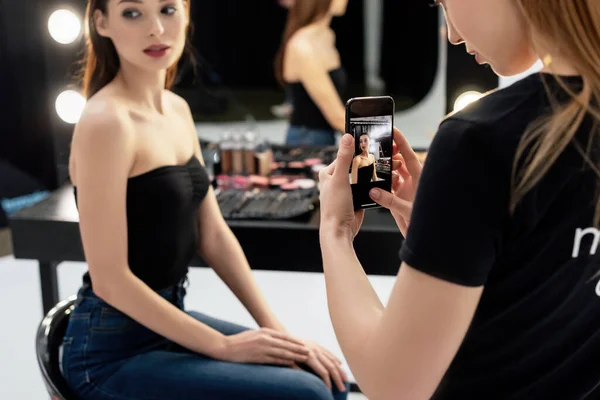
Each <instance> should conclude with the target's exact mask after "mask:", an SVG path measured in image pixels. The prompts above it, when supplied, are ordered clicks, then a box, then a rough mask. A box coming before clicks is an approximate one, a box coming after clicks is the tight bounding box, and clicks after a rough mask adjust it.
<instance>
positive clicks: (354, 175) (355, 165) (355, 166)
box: [352, 157, 360, 183]
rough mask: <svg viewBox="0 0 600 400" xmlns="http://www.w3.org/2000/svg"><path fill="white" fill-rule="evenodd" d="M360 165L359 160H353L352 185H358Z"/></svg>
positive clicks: (356, 158)
mask: <svg viewBox="0 0 600 400" xmlns="http://www.w3.org/2000/svg"><path fill="white" fill-rule="evenodd" d="M358 164H360V160H359V158H358V157H354V160H352V183H358Z"/></svg>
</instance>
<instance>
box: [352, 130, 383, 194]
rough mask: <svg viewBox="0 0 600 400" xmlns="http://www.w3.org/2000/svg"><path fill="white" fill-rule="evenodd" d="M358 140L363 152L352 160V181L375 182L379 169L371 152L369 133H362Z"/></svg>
mask: <svg viewBox="0 0 600 400" xmlns="http://www.w3.org/2000/svg"><path fill="white" fill-rule="evenodd" d="M358 140H359V148H360V151H361V152H360V153H359V154H358V155H356V156H355V157H354V159H353V160H352V172H351V173H352V183H369V182H375V181H377V170H376V168H375V156H374V155H373V154H371V153H369V145H370V143H369V142H370V138H369V134H368V133H361V134H360V136H359V138H358Z"/></svg>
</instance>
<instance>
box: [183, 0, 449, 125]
mask: <svg viewBox="0 0 600 400" xmlns="http://www.w3.org/2000/svg"><path fill="white" fill-rule="evenodd" d="M286 1H287V0H286ZM280 3H285V1H283V2H279V1H277V0H251V1H243V2H242V1H239V0H221V1H218V2H216V1H214V0H194V1H193V4H192V21H193V24H194V27H195V30H194V33H193V38H192V39H193V44H194V47H195V48H196V51H197V59H198V66H197V73H196V74H194V73H193V68H191V66H190V65H189V64H188V63H186V62H185V61H182V65H181V74H180V81H179V82H178V84H177V86H176V88H175V91H176V92H177V93H179V94H180V95H182V96H183V97H184V98H185V99H186V100H187V101H188V102H189V103H190V106H191V108H192V111H193V114H194V119H195V120H196V121H197V122H206V123H211V122H234V121H240V120H245V119H252V120H261V121H265V120H272V121H273V120H280V119H285V118H286V117H287V116H289V113H288V112H286V110H285V108H284V109H281V107H279V108H278V107H277V106H281V105H282V104H284V103H285V92H284V90H283V88H282V87H281V86H280V85H279V84H278V83H277V80H276V78H275V73H274V60H275V56H276V53H277V50H278V48H279V46H280V44H281V40H282V35H283V32H284V27H285V22H286V18H287V13H288V10H287V9H286V8H285V7H282V4H280ZM250 15H253V16H254V15H260V18H259V19H257V18H254V17H252V18H250V17H249V16H250ZM331 27H332V29H333V31H334V32H335V38H336V41H335V44H336V47H337V50H338V51H339V55H340V59H341V64H342V65H343V66H344V68H345V70H346V71H347V76H348V86H347V90H346V91H345V93H344V98H343V99H342V101H343V102H344V103H345V101H346V100H347V99H348V98H350V97H359V96H366V95H376V94H386V95H390V96H392V97H394V100H395V101H396V107H397V110H398V111H402V110H406V109H409V108H411V107H413V106H415V105H416V104H418V103H419V102H420V101H421V100H422V99H423V98H424V97H425V96H426V95H427V93H428V92H429V91H430V89H431V87H432V85H433V83H434V79H435V75H436V70H437V66H438V46H439V35H438V32H439V30H438V29H437V27H438V12H437V11H436V10H433V9H431V8H429V7H427V5H426V3H425V2H398V1H396V0H368V1H367V0H349V2H348V6H347V10H346V13H345V14H344V15H343V16H339V17H336V18H334V19H333V21H332V23H331ZM408 39H410V40H408Z"/></svg>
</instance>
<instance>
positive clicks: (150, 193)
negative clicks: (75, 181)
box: [74, 157, 210, 290]
mask: <svg viewBox="0 0 600 400" xmlns="http://www.w3.org/2000/svg"><path fill="white" fill-rule="evenodd" d="M209 185H210V181H209V178H208V174H207V173H206V170H205V169H204V167H203V166H202V164H200V161H199V160H198V159H197V158H196V157H192V158H190V159H189V160H188V162H187V163H185V164H184V165H170V166H163V167H159V168H156V169H153V170H151V171H148V172H146V173H144V174H141V175H137V176H134V177H131V178H129V180H128V183H127V239H128V250H129V267H130V268H131V271H132V272H133V274H134V275H135V276H137V277H138V278H140V279H141V280H142V281H143V282H145V283H146V284H147V285H148V286H150V287H151V288H152V289H154V290H160V289H163V288H166V287H168V286H171V285H174V284H176V283H178V282H179V281H180V280H181V279H183V278H184V277H185V276H186V275H187V272H188V266H189V264H190V261H191V260H192V258H193V257H194V255H195V253H196V249H197V246H198V229H197V227H198V219H197V211H198V206H199V205H200V203H201V202H202V200H203V199H204V197H205V196H206V193H207V192H208V188H209ZM74 192H75V201H77V188H74ZM98 212H100V213H101V212H102V210H101V209H99V210H98ZM83 280H84V283H87V284H89V285H91V284H92V282H91V279H90V276H89V273H86V274H85V275H84V277H83Z"/></svg>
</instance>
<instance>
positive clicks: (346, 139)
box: [342, 135, 350, 146]
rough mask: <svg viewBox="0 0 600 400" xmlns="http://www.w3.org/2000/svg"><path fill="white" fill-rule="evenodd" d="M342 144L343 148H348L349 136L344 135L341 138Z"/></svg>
mask: <svg viewBox="0 0 600 400" xmlns="http://www.w3.org/2000/svg"><path fill="white" fill-rule="evenodd" d="M342 144H343V145H344V146H348V145H349V144H350V136H349V135H344V137H343V138H342Z"/></svg>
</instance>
